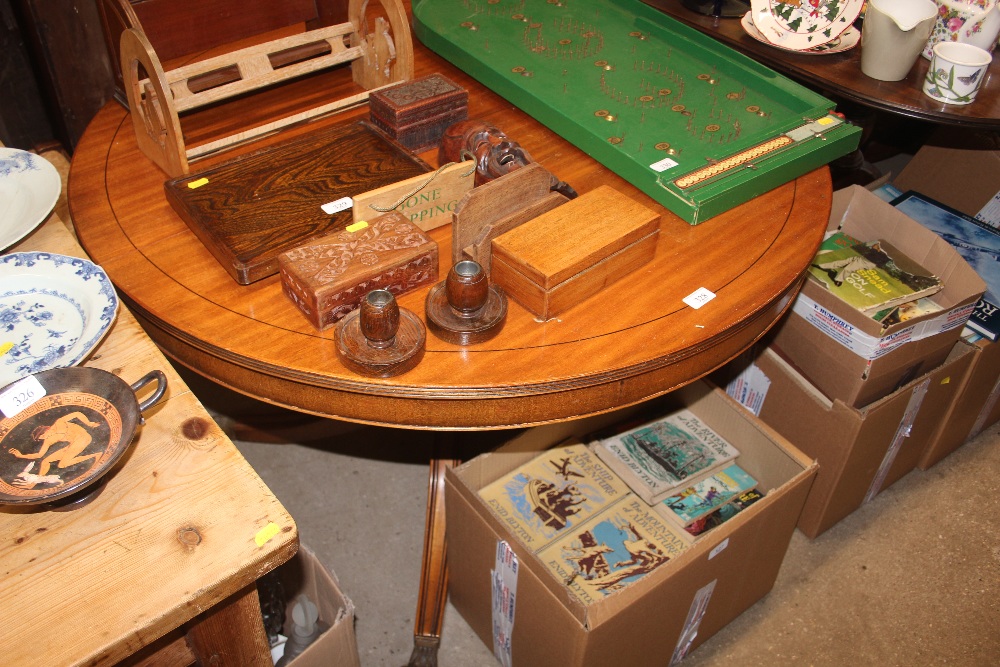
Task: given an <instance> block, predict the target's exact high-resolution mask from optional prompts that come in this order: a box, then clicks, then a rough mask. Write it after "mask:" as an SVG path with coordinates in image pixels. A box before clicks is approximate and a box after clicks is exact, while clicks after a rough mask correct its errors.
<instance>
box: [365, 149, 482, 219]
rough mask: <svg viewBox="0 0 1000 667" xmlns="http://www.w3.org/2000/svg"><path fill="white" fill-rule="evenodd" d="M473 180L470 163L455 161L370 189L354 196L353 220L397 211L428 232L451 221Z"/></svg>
mask: <svg viewBox="0 0 1000 667" xmlns="http://www.w3.org/2000/svg"><path fill="white" fill-rule="evenodd" d="M475 179H476V165H475V164H474V163H473V162H455V163H452V164H450V165H446V166H444V167H442V168H440V169H438V170H437V171H434V172H431V173H428V174H421V175H420V176H414V177H413V178H408V179H406V180H405V181H398V182H396V183H393V184H391V185H386V186H384V187H381V188H378V189H375V190H369V191H368V192H365V193H363V194H360V195H357V196H355V197H354V222H360V221H362V220H371V219H372V218H374V217H377V216H379V215H382V214H383V213H386V212H387V211H392V210H396V211H399V212H400V213H402V214H403V215H404V216H406V219H407V220H409V221H410V222H412V223H413V224H414V225H416V226H417V227H419V228H420V229H421V230H423V231H425V232H427V231H430V230H432V229H434V228H436V227H440V226H442V225H446V224H448V223H449V222H451V214H452V213H453V212H454V211H455V207H456V206H457V205H458V201H459V200H460V199H461V198H462V197H463V196H464V195H465V194H466V193H467V192H468V191H469V190H471V189H472V184H473V183H474V182H475Z"/></svg>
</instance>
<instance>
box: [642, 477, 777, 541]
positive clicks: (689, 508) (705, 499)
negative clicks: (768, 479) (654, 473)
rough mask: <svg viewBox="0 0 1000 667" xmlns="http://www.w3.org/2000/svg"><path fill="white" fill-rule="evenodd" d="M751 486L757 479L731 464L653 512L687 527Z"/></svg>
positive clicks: (670, 499)
mask: <svg viewBox="0 0 1000 667" xmlns="http://www.w3.org/2000/svg"><path fill="white" fill-rule="evenodd" d="M755 486H757V480H755V479H754V478H753V477H751V476H750V474H749V473H747V471H745V470H743V468H741V467H739V466H738V465H736V464H735V463H734V464H732V465H730V466H728V467H727V468H726V469H724V470H721V471H719V472H716V473H715V474H713V475H711V476H710V477H708V478H706V479H703V480H702V481H700V482H698V483H697V484H695V485H693V486H688V487H685V488H684V489H681V490H680V491H678V492H677V493H675V494H674V495H672V496H670V497H669V498H666V499H665V500H664V501H663V502H661V503H659V504H657V505H656V510H658V511H659V512H660V513H661V514H663V515H664V516H666V517H667V518H668V519H670V520H672V521H676V522H677V523H678V524H679V525H681V526H684V527H687V526H689V525H691V524H692V523H694V522H695V521H697V520H698V519H700V518H702V517H705V516H707V515H709V514H711V513H712V512H715V511H717V510H718V509H719V508H720V507H722V506H724V505H726V504H727V503H729V502H732V501H733V500H735V499H736V498H737V497H738V496H739V495H740V494H742V493H745V492H747V491H750V490H751V489H753V488H754V487H755Z"/></svg>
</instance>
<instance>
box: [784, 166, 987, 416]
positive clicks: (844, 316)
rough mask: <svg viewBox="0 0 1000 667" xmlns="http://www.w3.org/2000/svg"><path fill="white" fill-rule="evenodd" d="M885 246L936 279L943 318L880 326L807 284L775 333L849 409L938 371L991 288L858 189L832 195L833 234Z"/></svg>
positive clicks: (805, 370) (941, 244) (802, 367)
mask: <svg viewBox="0 0 1000 667" xmlns="http://www.w3.org/2000/svg"><path fill="white" fill-rule="evenodd" d="M837 228H840V229H842V230H843V231H844V232H846V233H848V234H850V235H852V236H854V237H856V238H858V239H860V240H862V241H874V240H876V239H885V240H887V241H889V242H890V243H891V244H892V245H894V246H896V247H897V248H899V249H900V250H901V251H902V252H904V253H905V254H907V255H909V256H910V257H911V258H912V259H914V260H915V261H917V262H918V263H919V264H921V265H922V266H924V267H925V268H927V269H928V270H929V271H931V272H933V273H935V274H936V275H937V276H938V277H939V278H941V280H942V281H943V282H944V285H945V286H944V289H943V290H942V291H940V292H938V293H937V294H935V295H934V297H932V299H933V300H934V301H935V302H936V303H937V304H938V305H939V306H941V308H942V311H941V312H938V313H929V314H925V315H922V316H919V317H915V318H913V319H911V320H908V321H906V322H900V323H898V324H894V325H891V326H889V327H886V328H884V329H883V328H882V325H881V324H879V323H878V322H876V321H875V320H873V319H871V318H870V317H867V316H866V315H864V314H863V313H861V312H860V311H858V310H855V309H853V308H851V307H850V306H847V305H846V304H844V303H843V302H842V301H840V300H839V299H838V298H837V297H835V296H833V295H831V294H830V293H829V292H827V291H826V290H825V289H824V288H823V287H822V286H821V285H818V284H816V283H815V282H813V281H811V280H806V281H805V283H804V284H803V287H802V291H801V292H800V293H799V296H798V298H796V300H795V302H794V304H793V305H792V312H791V313H790V314H789V315H788V316H787V317H786V318H784V320H782V321H781V322H779V323H778V325H777V326H776V327H775V328H774V330H773V331H772V333H771V334H770V338H769V340H770V344H772V345H774V347H776V348H777V349H778V350H779V351H780V352H781V354H782V356H784V357H785V358H786V359H787V360H788V361H790V362H791V363H792V364H793V365H794V366H795V367H796V368H797V369H798V370H799V371H800V372H801V373H802V374H803V375H805V376H806V377H807V378H808V379H809V381H810V382H812V384H814V385H815V386H816V387H817V388H819V390H820V391H822V392H823V393H824V394H826V396H827V397H829V398H831V399H838V400H840V401H842V402H843V403H844V404H845V405H847V406H850V407H859V406H864V405H868V404H869V403H872V402H874V401H876V400H878V399H880V398H882V397H884V396H887V395H889V394H891V393H893V392H894V391H895V390H896V389H898V388H899V387H901V386H903V385H905V384H906V383H907V382H910V381H911V380H913V379H914V378H916V377H918V376H919V375H921V374H923V373H927V372H928V371H930V370H932V369H934V368H937V367H938V366H939V365H941V363H942V362H943V361H944V360H945V358H946V357H947V356H948V353H949V352H950V351H951V349H952V348H953V347H954V345H955V343H956V342H958V338H959V335H960V334H961V331H962V326H963V325H964V324H965V322H966V321H967V320H968V318H969V314H970V313H971V312H972V309H973V308H974V307H975V305H976V302H977V301H978V300H979V297H980V296H982V294H983V292H984V291H985V289H986V284H985V283H984V282H983V280H982V278H980V277H979V276H978V275H977V274H976V272H975V271H973V270H972V268H971V267H970V266H969V265H968V264H967V263H966V262H965V260H964V259H962V257H961V256H960V255H959V254H958V253H957V252H956V251H955V249H954V248H952V247H951V245H950V244H949V243H948V242H947V241H945V240H944V239H942V238H941V237H939V236H938V235H937V234H935V233H934V232H932V231H930V230H928V229H926V228H925V227H923V226H922V225H920V224H919V223H917V222H915V221H914V220H912V219H910V218H909V217H907V216H906V215H904V214H903V213H901V212H899V211H897V210H896V209H895V208H893V207H892V206H890V205H889V204H887V203H886V202H884V201H882V200H881V199H879V198H878V197H876V196H875V195H873V194H872V193H871V192H869V191H868V190H866V189H865V188H863V187H860V186H852V187H850V188H845V189H844V190H838V191H836V192H834V193H833V206H832V209H831V212H830V223H829V226H828V229H829V230H830V231H833V230H835V229H837Z"/></svg>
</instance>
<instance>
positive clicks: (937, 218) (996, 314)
mask: <svg viewBox="0 0 1000 667" xmlns="http://www.w3.org/2000/svg"><path fill="white" fill-rule="evenodd" d="M892 205H893V206H895V207H896V208H897V209H899V210H900V211H902V212H903V213H905V214H906V215H908V216H909V217H911V218H913V219H914V220H916V221H917V222H919V223H920V224H921V225H923V226H924V227H926V228H928V229H930V230H931V231H933V232H935V233H936V234H937V235H938V236H940V237H941V238H943V239H944V240H945V241H947V242H948V243H950V244H951V245H952V246H953V247H954V248H955V250H956V251H958V254H959V255H961V256H962V258H963V259H964V260H965V261H966V262H968V263H969V266H971V267H972V269H973V270H974V271H975V272H976V273H978V274H979V277H980V278H982V279H983V281H984V282H985V283H986V293H985V294H983V298H982V299H980V300H979V303H977V304H976V308H975V310H973V311H972V315H970V316H969V321H968V326H969V328H970V329H973V330H975V331H976V332H978V333H980V334H982V335H983V336H986V337H987V338H989V339H990V340H997V338H998V337H1000V230H998V229H997V228H995V227H992V226H991V225H989V224H987V223H985V222H982V221H981V220H976V219H975V218H972V217H970V216H967V215H965V214H964V213H960V212H959V211H956V210H955V209H953V208H949V207H948V206H945V205H944V204H941V203H940V202H937V201H935V200H933V199H931V198H930V197H926V196H924V195H922V194H920V193H918V192H913V191H909V192H905V193H903V194H902V195H901V196H900V197H899V198H897V199H895V200H893V202H892Z"/></svg>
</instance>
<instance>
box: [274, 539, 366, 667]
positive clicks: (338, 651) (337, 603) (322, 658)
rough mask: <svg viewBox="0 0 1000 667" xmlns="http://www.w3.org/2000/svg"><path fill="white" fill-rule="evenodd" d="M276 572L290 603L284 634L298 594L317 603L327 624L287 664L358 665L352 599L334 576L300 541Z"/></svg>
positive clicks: (292, 666)
mask: <svg viewBox="0 0 1000 667" xmlns="http://www.w3.org/2000/svg"><path fill="white" fill-rule="evenodd" d="M276 573H277V576H278V577H279V580H280V581H281V584H282V586H283V588H284V590H285V596H286V599H287V601H288V605H289V606H288V612H287V613H286V614H285V616H286V618H285V631H284V633H283V634H284V635H285V636H286V637H287V636H289V633H290V632H291V629H292V628H291V624H292V618H291V604H292V603H293V602H294V601H295V598H297V597H298V596H299V595H301V594H305V595H307V596H309V599H310V600H312V601H313V602H315V603H316V606H317V607H318V608H319V620H320V622H321V623H325V624H327V625H329V626H330V627H329V629H328V630H326V631H325V632H324V633H323V634H321V635H320V636H319V637H317V638H316V641H314V642H313V643H312V644H310V645H309V646H308V647H307V648H306V649H305V650H304V651H302V653H300V654H298V655H297V656H295V658H293V659H292V660H291V661H289V663H288V667H329V665H337V667H360V665H361V659H360V657H359V656H358V641H357V638H356V637H355V634H354V603H353V602H351V600H350V598H348V597H347V596H346V595H345V594H344V593H342V592H341V590H340V585H339V583H338V582H337V578H336V576H334V574H333V573H332V572H330V571H329V570H328V569H326V568H325V567H323V564H322V563H321V562H320V561H319V559H318V558H316V554H314V553H313V552H312V551H311V550H310V549H309V548H308V547H306V546H304V545H300V546H299V552H298V553H297V554H296V555H295V556H294V557H293V558H292V559H291V560H290V561H288V562H287V563H285V564H284V565H282V566H280V567H279V568H278V569H277V570H276Z"/></svg>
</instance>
